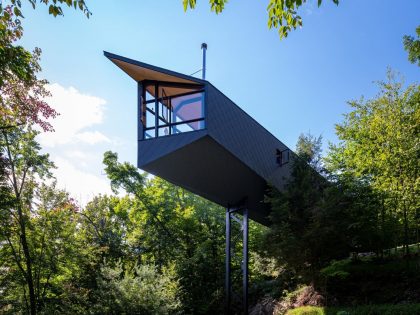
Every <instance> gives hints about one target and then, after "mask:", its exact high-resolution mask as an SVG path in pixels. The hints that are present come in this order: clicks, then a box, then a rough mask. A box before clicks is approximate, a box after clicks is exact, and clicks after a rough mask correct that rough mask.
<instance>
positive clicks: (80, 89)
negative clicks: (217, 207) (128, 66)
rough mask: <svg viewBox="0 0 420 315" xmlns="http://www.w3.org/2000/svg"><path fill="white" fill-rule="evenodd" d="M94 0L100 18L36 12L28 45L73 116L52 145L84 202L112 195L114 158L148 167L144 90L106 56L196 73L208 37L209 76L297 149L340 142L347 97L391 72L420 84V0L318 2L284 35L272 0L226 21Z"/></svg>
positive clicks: (235, 5) (369, 89) (203, 11)
mask: <svg viewBox="0 0 420 315" xmlns="http://www.w3.org/2000/svg"><path fill="white" fill-rule="evenodd" d="M87 2H88V4H89V8H90V10H91V11H92V12H93V15H92V17H91V18H90V19H87V18H85V17H84V16H83V15H82V14H81V13H80V12H75V11H74V10H71V9H70V10H68V9H67V10H65V16H64V17H57V18H53V17H52V16H48V14H47V10H46V9H45V7H43V6H42V5H40V6H39V8H38V9H37V10H32V9H31V8H29V7H25V11H24V15H25V21H24V29H25V33H24V38H23V40H22V45H24V46H25V47H26V48H28V49H32V48H34V47H40V48H42V50H43V55H42V61H41V64H42V66H43V72H42V77H45V78H47V79H48V80H49V81H50V82H51V83H52V84H53V85H52V90H53V91H55V93H56V97H55V98H53V99H52V102H51V103H52V105H54V106H56V107H57V108H58V110H59V111H60V110H61V112H62V115H61V118H60V120H59V121H57V123H56V129H57V134H56V136H52V135H46V136H44V138H42V139H41V140H42V141H41V143H42V144H43V145H44V147H45V150H46V151H47V152H50V153H51V156H52V158H53V160H55V161H56V164H57V165H58V166H59V168H61V169H63V170H62V171H59V170H58V171H57V177H58V180H59V182H62V183H63V185H64V187H66V188H67V189H69V190H70V191H71V192H72V193H73V194H74V195H75V196H76V198H79V199H80V200H81V202H84V201H85V199H87V198H88V197H86V196H83V194H86V193H87V191H89V194H90V196H91V195H93V194H94V193H98V192H108V191H109V190H108V188H107V181H106V178H105V176H104V175H103V171H102V165H101V160H102V155H103V152H104V151H106V150H108V149H111V150H113V151H117V152H118V153H119V155H120V157H121V159H123V160H127V161H130V162H132V163H135V161H136V154H137V153H136V118H135V114H136V109H135V107H136V105H135V104H136V84H135V82H134V81H132V80H131V78H129V77H128V76H126V75H125V74H124V73H123V72H121V71H120V70H119V69H118V68H117V67H115V66H114V65H113V64H112V63H111V62H109V61H108V60H107V59H106V58H105V57H104V56H103V54H102V51H103V50H107V51H110V52H112V53H116V54H120V55H123V56H126V57H129V58H133V59H137V60H140V61H143V62H147V63H150V64H154V65H157V66H161V67H164V68H168V69H171V70H175V71H178V72H182V73H185V74H191V73H193V72H195V71H196V70H198V69H200V68H201V50H200V45H201V43H202V42H207V43H208V52H207V79H208V80H209V81H211V82H212V83H213V84H214V85H215V86H216V87H218V88H219V89H220V90H221V91H223V92H224V93H225V94H226V95H227V96H228V97H230V98H231V99H232V100H233V101H235V102H236V103H237V104H238V105H239V106H240V107H241V108H243V109H244V110H245V111H246V112H247V113H249V114H250V115H251V116H253V117H254V118H255V119H256V120H257V121H258V122H259V123H261V124H262V125H263V126H264V127H266V128H267V129H268V130H269V131H270V132H272V133H273V134H274V135H275V136H276V137H278V138H279V139H280V140H281V141H283V142H284V143H285V144H286V145H288V146H290V147H291V148H294V145H295V143H296V140H297V138H298V136H299V134H300V133H302V132H308V131H310V132H311V133H313V134H314V135H320V134H322V136H323V138H324V142H325V146H324V147H326V144H327V142H328V141H332V142H335V141H336V137H335V135H334V124H335V123H338V122H340V121H341V119H342V114H343V113H344V112H346V111H348V109H349V108H348V106H347V104H346V101H348V100H351V99H355V98H359V97H361V96H364V97H366V98H371V97H374V96H375V95H376V94H377V92H378V91H377V88H376V86H375V84H374V83H373V82H374V81H378V80H382V79H384V78H385V75H386V70H387V67H391V68H392V69H394V70H396V71H399V72H400V73H401V74H402V75H403V76H404V77H405V81H406V82H407V83H413V82H418V81H419V79H420V75H419V74H420V69H419V68H418V67H416V66H414V65H412V64H410V63H409V62H408V61H407V54H406V52H405V51H404V49H403V46H402V37H403V35H404V34H414V30H415V28H416V26H417V25H419V24H420V1H418V0H404V1H398V2H395V1H390V0H388V1H383V0H382V1H380V0H370V1H366V0H363V1H362V0H352V1H340V2H341V3H340V5H339V6H335V5H333V4H332V1H326V0H324V4H323V5H322V6H321V8H317V6H316V1H309V2H308V4H306V5H305V6H304V7H303V8H302V9H301V11H300V14H301V16H302V18H303V23H304V25H303V28H302V29H298V30H296V31H294V32H292V33H291V34H290V36H289V37H288V38H286V39H284V40H279V37H278V34H277V32H276V31H275V30H271V31H270V30H268V28H267V13H266V6H267V3H268V0H267V1H261V0H241V1H231V2H229V3H228V4H227V5H226V9H225V11H224V12H223V13H222V14H220V15H215V14H214V13H212V12H210V9H209V6H208V2H207V1H198V2H199V3H198V6H197V8H196V9H195V10H193V11H188V12H187V13H184V11H183V8H182V1H181V0H166V1H165V0H160V1H157V0H153V1H152V0H144V1H115V0H114V1H111V0H101V1H87ZM80 120H83V121H80ZM48 137H49V138H48ZM48 139H49V140H48ZM72 174H73V176H71V175H72ZM76 174H77V176H76ZM81 178H82V181H83V182H84V183H85V186H83V185H82V186H81V185H80V181H81ZM92 187H96V188H94V189H93V188H92ZM89 189H91V190H89Z"/></svg>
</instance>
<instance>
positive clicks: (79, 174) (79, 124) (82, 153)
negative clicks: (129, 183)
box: [38, 83, 114, 206]
mask: <svg viewBox="0 0 420 315" xmlns="http://www.w3.org/2000/svg"><path fill="white" fill-rule="evenodd" d="M48 89H49V90H50V92H51V94H52V96H51V97H49V98H48V99H47V100H46V101H47V102H48V104H49V105H50V106H51V107H53V108H54V109H55V110H56V111H57V112H58V113H60V115H59V116H58V117H56V118H55V119H53V120H51V124H52V125H53V127H54V130H55V131H54V132H45V133H41V134H40V135H39V137H38V140H39V142H40V143H41V145H42V146H43V147H44V149H45V150H46V151H48V153H49V154H50V157H51V160H52V161H53V162H54V163H55V165H56V166H57V169H55V170H54V175H55V177H56V179H57V185H58V186H59V187H60V188H64V189H65V190H67V191H68V192H69V193H70V195H71V196H72V197H73V198H75V199H76V200H77V201H78V202H79V203H80V204H81V205H82V206H84V205H85V204H86V203H87V202H88V201H89V200H90V199H92V197H93V196H95V195H98V194H100V193H101V194H110V193H111V189H110V185H109V181H108V179H107V177H106V176H105V174H104V172H103V165H102V163H101V160H102V155H103V152H104V151H105V150H107V149H109V148H108V147H104V144H106V145H108V146H109V145H112V146H113V145H114V141H111V140H110V139H109V138H108V137H107V136H106V135H105V134H104V133H102V132H100V131H99V130H95V129H98V128H99V127H104V126H101V124H103V121H104V117H105V104H106V101H105V100H104V99H102V98H100V97H96V96H92V95H87V94H83V93H81V92H79V91H78V90H77V89H75V88H74V87H63V86H61V85H60V84H57V83H54V84H51V85H49V86H48Z"/></svg>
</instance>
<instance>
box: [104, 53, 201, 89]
mask: <svg viewBox="0 0 420 315" xmlns="http://www.w3.org/2000/svg"><path fill="white" fill-rule="evenodd" d="M104 56H105V57H107V58H108V59H109V60H111V61H113V59H114V60H119V61H122V62H126V63H129V64H132V65H135V66H138V67H141V68H145V69H149V70H152V71H156V72H160V73H163V74H166V75H170V76H174V77H177V78H180V79H184V80H189V81H192V82H196V83H197V84H205V83H206V82H207V81H206V80H201V79H198V78H195V77H193V76H190V75H186V74H182V73H179V72H175V71H172V70H168V69H164V68H160V67H156V66H153V65H150V64H147V63H144V62H141V61H137V60H134V59H130V58H126V57H123V56H120V55H116V54H113V53H110V52H107V51H104Z"/></svg>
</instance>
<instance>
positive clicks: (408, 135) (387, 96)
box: [327, 72, 420, 253]
mask: <svg viewBox="0 0 420 315" xmlns="http://www.w3.org/2000/svg"><path fill="white" fill-rule="evenodd" d="M379 87H380V89H381V90H380V94H379V95H378V96H377V97H376V98H375V99H372V100H368V101H364V100H363V99H362V100H360V101H352V102H350V103H349V104H350V106H351V107H352V109H353V110H352V111H351V112H350V113H348V114H346V115H345V119H344V122H343V123H342V124H338V125H337V126H336V129H337V135H338V137H339V139H340V143H339V144H338V145H331V147H330V149H331V150H330V153H329V155H328V158H327V167H328V169H329V170H330V171H331V172H334V173H335V174H337V176H338V178H339V179H341V180H344V181H348V180H349V179H351V180H353V181H356V182H358V183H361V184H365V185H369V186H370V187H371V188H372V190H373V191H374V193H375V194H376V195H377V198H378V199H379V200H380V206H378V215H379V218H380V222H378V224H379V225H380V230H381V233H382V243H383V246H386V245H388V246H389V245H391V244H390V239H394V244H395V243H398V244H401V239H402V241H403V242H404V244H405V245H406V246H407V245H408V244H409V242H410V235H413V234H415V233H411V232H410V231H413V232H415V231H416V229H417V230H418V224H419V221H418V220H419V216H418V209H419V204H420V200H419V188H420V186H419V180H418V169H419V167H420V165H419V163H420V162H419V161H420V160H419V158H418V157H419V154H420V151H419V146H418V135H419V126H420V124H419V122H420V101H419V100H420V86H418V85H411V86H409V87H407V88H406V89H405V90H403V89H402V84H401V83H399V82H396V81H395V79H394V76H393V74H392V73H391V72H389V73H388V82H380V83H379ZM401 230H402V232H403V233H401V234H403V237H401V236H400V235H401V234H400V231H401ZM417 233H418V232H417ZM411 241H415V240H414V239H412V240H411ZM391 243H392V242H391ZM407 253H408V249H407Z"/></svg>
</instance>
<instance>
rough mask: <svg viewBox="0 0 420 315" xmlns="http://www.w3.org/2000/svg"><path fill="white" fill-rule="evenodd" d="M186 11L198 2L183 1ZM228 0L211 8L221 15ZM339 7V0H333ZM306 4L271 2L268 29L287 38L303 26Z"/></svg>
mask: <svg viewBox="0 0 420 315" xmlns="http://www.w3.org/2000/svg"><path fill="white" fill-rule="evenodd" d="M182 2H183V4H184V10H185V11H186V10H187V9H188V8H191V9H194V8H195V6H196V3H197V0H182ZM227 2H228V1H227V0H210V8H211V10H212V11H213V12H215V13H216V14H219V13H221V12H222V11H223V10H224V8H225V4H226V3H227ZM332 2H333V3H335V4H336V5H338V3H339V0H332ZM305 3H306V0H270V1H269V3H268V6H267V11H268V27H269V28H270V29H271V28H276V29H278V32H279V35H280V38H284V37H287V35H289V33H290V32H291V31H292V30H295V29H296V28H297V27H298V26H302V17H301V16H300V15H298V13H297V11H298V10H299V8H300V7H301V6H302V5H304V4H305ZM321 4H322V0H318V7H319V6H321Z"/></svg>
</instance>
